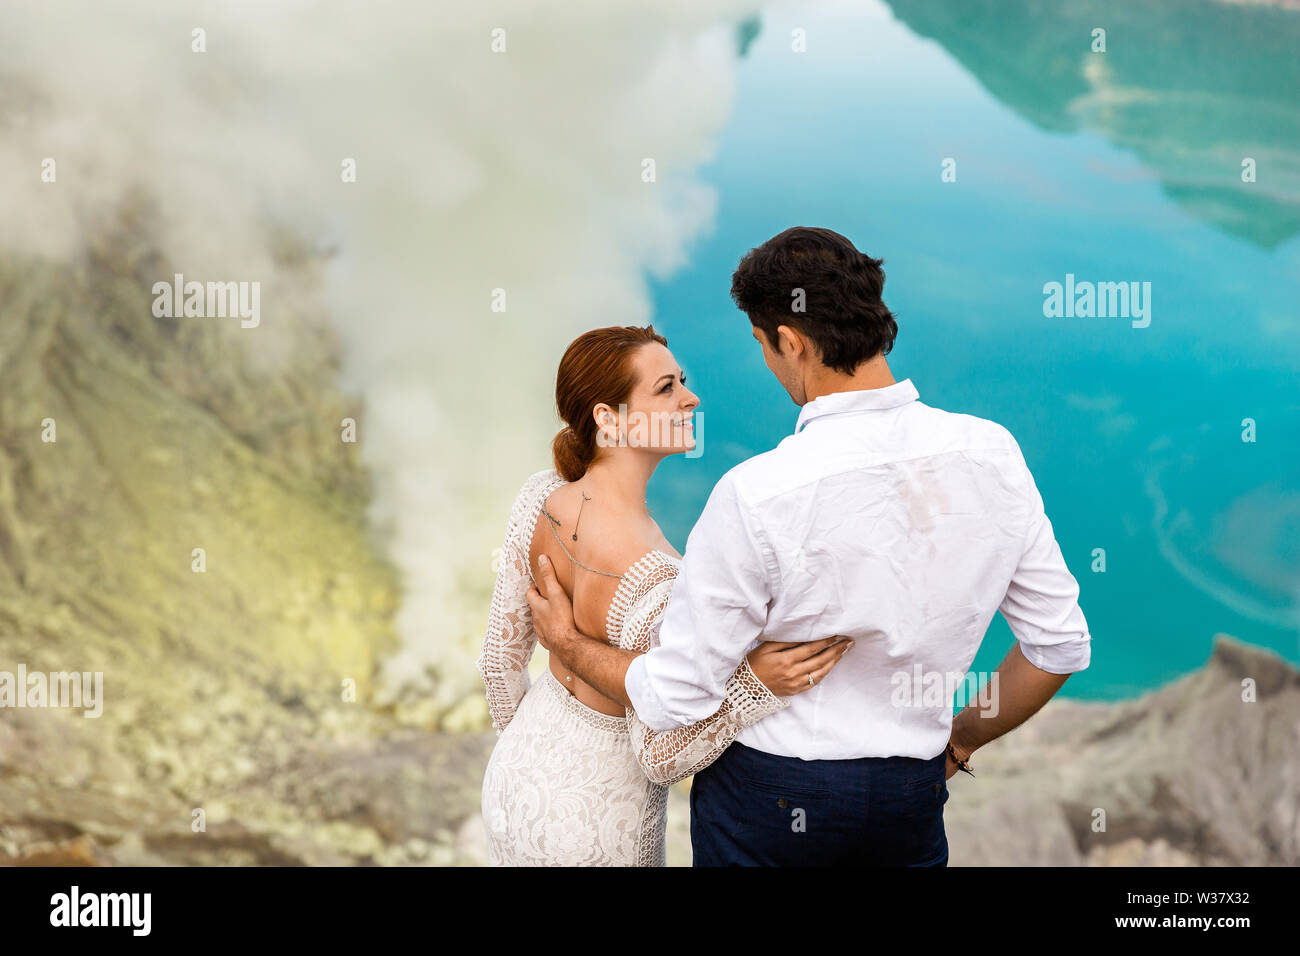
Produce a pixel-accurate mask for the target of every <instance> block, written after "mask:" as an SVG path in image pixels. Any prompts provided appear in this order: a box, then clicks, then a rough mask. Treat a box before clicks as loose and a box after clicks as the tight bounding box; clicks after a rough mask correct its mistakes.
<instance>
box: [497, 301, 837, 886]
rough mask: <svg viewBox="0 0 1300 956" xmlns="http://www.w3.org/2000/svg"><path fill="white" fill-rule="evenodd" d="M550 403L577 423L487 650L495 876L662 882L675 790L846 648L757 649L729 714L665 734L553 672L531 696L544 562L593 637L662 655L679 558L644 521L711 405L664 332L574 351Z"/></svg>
mask: <svg viewBox="0 0 1300 956" xmlns="http://www.w3.org/2000/svg"><path fill="white" fill-rule="evenodd" d="M555 400H556V405H557V406H558V408H559V411H560V415H561V416H562V417H563V419H564V420H565V421H566V422H567V423H568V424H567V427H565V428H564V429H563V430H562V431H561V432H560V433H559V434H558V435H557V436H556V437H555V442H554V445H553V453H554V458H555V470H548V471H542V472H538V473H537V474H535V475H533V476H532V477H531V478H529V479H528V481H527V482H525V484H524V487H523V489H522V490H521V491H520V492H519V495H518V497H517V498H516V499H515V503H514V507H513V508H512V509H511V512H510V521H509V524H508V526H507V528H506V537H505V543H504V545H503V546H502V549H501V563H500V569H499V571H498V574H497V580H496V587H495V589H494V591H493V594H492V609H491V614H490V618H489V623H488V628H487V632H486V634H485V635H484V639H483V650H482V653H481V654H480V656H479V658H478V661H477V662H476V663H477V667H478V671H479V674H480V675H481V676H482V678H483V682H484V684H485V685H486V688H487V699H488V706H489V710H490V712H491V715H492V724H493V727H494V728H495V729H496V731H497V734H498V739H497V742H496V746H495V748H494V749H493V751H492V756H491V758H490V759H489V761H488V765H487V770H486V773H485V775H484V778H483V820H484V823H485V825H486V829H487V834H488V844H489V851H490V859H491V862H492V864H493V865H515V866H519V865H523V866H536V865H561V866H593V865H603V866H663V865H664V863H665V843H664V832H665V827H666V822H667V817H666V810H667V792H668V785H670V784H672V783H674V782H676V781H678V780H681V779H683V778H685V777H688V776H690V775H691V774H693V773H696V772H697V771H699V770H702V769H704V768H705V767H706V766H708V765H709V764H710V763H712V762H713V761H714V760H715V759H717V757H718V756H719V755H720V754H721V753H722V752H723V750H725V749H726V748H727V746H728V744H730V743H731V741H732V739H733V738H734V737H735V736H736V734H737V733H739V731H740V730H741V729H742V728H744V727H746V726H748V725H750V724H753V723H755V722H756V721H759V720H761V719H762V718H763V717H765V716H767V715H768V714H771V713H774V712H775V711H778V710H781V709H783V708H785V707H788V706H789V703H790V702H789V700H788V698H789V697H791V696H793V695H794V694H797V693H799V692H800V691H803V690H807V689H808V688H809V687H810V686H812V685H811V684H809V682H808V675H809V673H810V672H811V673H812V675H813V677H814V679H815V680H816V681H817V682H818V683H821V679H822V678H823V677H824V676H825V675H826V674H827V673H828V672H829V671H830V669H831V668H832V667H833V666H834V665H835V664H836V663H837V662H838V661H839V658H840V656H841V655H842V654H843V652H844V650H845V649H847V644H846V643H844V642H839V643H836V638H833V637H832V638H827V639H824V640H820V641H812V642H809V643H793V644H785V643H775V642H763V643H760V644H759V645H758V646H757V647H756V648H755V649H754V650H752V651H751V652H750V653H749V655H748V656H747V657H746V659H745V660H743V661H742V662H741V664H740V667H739V668H737V670H736V672H735V674H734V675H732V677H731V680H730V681H729V682H728V684H727V697H726V699H725V700H724V701H723V703H722V705H721V706H720V707H719V708H718V711H717V712H716V713H715V714H713V716H711V717H707V718H705V719H704V720H701V721H699V722H698V723H695V724H691V725H690V726H688V727H683V728H681V729H678V730H672V731H667V732H659V731H652V730H650V729H649V728H648V727H646V726H645V725H644V724H642V723H641V722H640V721H639V720H638V719H637V716H636V713H635V711H633V710H631V709H628V708H625V707H624V706H623V705H622V704H620V703H617V702H616V701H613V700H610V699H609V698H607V697H605V696H603V695H601V694H599V693H597V692H596V690H595V689H594V688H592V687H590V686H588V685H586V684H584V683H583V682H582V680H580V679H579V678H578V677H577V676H576V675H574V674H572V673H570V672H568V671H567V670H566V669H565V668H564V667H563V665H561V664H560V662H559V661H558V659H556V658H555V657H553V656H552V657H551V659H550V661H549V666H548V667H547V669H546V670H545V671H544V672H543V673H542V675H541V677H540V678H539V679H538V681H537V682H536V683H532V682H531V679H530V677H529V673H528V664H529V661H530V660H531V659H532V655H533V651H534V649H535V648H536V646H537V635H536V634H535V633H534V631H533V627H532V620H531V611H530V610H529V607H528V603H527V600H526V598H525V595H526V593H527V591H528V587H529V585H530V583H532V581H533V569H534V568H536V567H537V560H538V558H539V557H541V556H542V555H545V556H546V558H547V559H548V560H549V561H550V562H551V563H552V566H553V567H554V568H555V570H556V574H557V576H558V577H559V579H560V581H561V584H562V585H563V586H564V589H565V591H566V592H567V593H568V595H569V598H570V600H571V601H572V603H573V612H574V617H575V620H576V623H577V625H578V627H579V629H580V630H582V631H583V632H584V633H586V634H591V635H595V636H601V635H603V636H604V638H605V639H606V640H608V641H609V642H610V643H611V644H615V645H617V646H618V647H621V648H625V649H629V650H633V651H645V650H647V649H649V647H651V646H652V644H654V643H657V635H658V630H659V620H660V617H661V616H662V614H663V611H664V608H665V607H666V606H667V604H668V599H669V597H670V595H671V592H672V587H673V580H674V578H675V577H676V576H677V572H678V568H679V565H680V560H681V558H680V555H678V554H677V552H676V551H675V550H673V547H672V545H671V544H669V542H668V541H667V539H666V538H665V537H664V536H663V533H662V532H661V531H660V530H659V526H658V525H657V524H656V523H655V521H654V519H653V518H652V517H651V516H650V513H649V511H648V510H647V509H646V503H645V493H646V484H647V483H648V482H649V480H650V476H651V474H652V473H653V472H654V470H655V468H656V467H657V466H658V464H659V462H660V461H662V460H663V459H664V458H665V457H667V456H668V455H671V454H676V453H679V452H684V451H688V450H690V449H691V448H693V447H694V446H695V437H694V429H693V421H692V419H693V413H694V409H695V407H696V406H697V405H698V404H699V399H698V398H697V397H696V396H695V395H694V394H693V393H692V392H691V391H690V390H689V389H687V387H686V376H685V375H683V374H682V372H681V370H680V368H678V366H677V364H676V362H675V361H674V360H673V356H672V353H671V352H669V351H668V349H667V340H666V339H664V338H663V336H661V335H658V334H657V333H656V332H655V330H654V327H653V326H647V327H646V328H635V327H626V328H625V327H617V326H616V327H611V328H604V329H594V330H592V331H590V332H586V333H584V334H583V335H580V336H579V337H578V338H577V339H575V340H574V341H573V343H572V344H571V345H570V346H569V348H568V349H567V350H566V351H565V353H564V357H563V358H562V359H561V361H560V368H559V372H558V374H557V375H556V382H555Z"/></svg>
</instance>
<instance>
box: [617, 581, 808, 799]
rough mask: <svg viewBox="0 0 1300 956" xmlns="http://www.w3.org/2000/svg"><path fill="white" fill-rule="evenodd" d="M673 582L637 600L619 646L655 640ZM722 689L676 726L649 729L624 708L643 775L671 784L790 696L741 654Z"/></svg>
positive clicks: (640, 646)
mask: <svg viewBox="0 0 1300 956" xmlns="http://www.w3.org/2000/svg"><path fill="white" fill-rule="evenodd" d="M672 586H673V580H672V579H669V580H667V581H661V582H660V583H658V584H656V585H654V586H653V587H652V588H651V589H650V590H649V591H647V592H646V594H645V595H644V596H643V597H642V598H641V599H640V600H639V601H637V603H636V604H635V605H634V606H633V608H632V609H631V610H630V612H629V613H628V615H627V617H626V620H625V621H624V624H623V629H622V633H621V635H620V637H619V646H620V647H622V648H625V649H627V650H633V651H646V650H649V649H650V648H651V647H654V646H655V645H657V644H658V643H659V622H660V620H661V619H662V617H663V613H664V609H665V608H666V607H667V606H668V599H669V597H670V596H671V595H672ZM726 689H727V696H726V697H725V698H724V699H723V701H722V705H721V706H720V707H719V708H718V710H717V712H715V713H714V714H713V715H712V716H710V717H705V718H704V719H703V720H699V721H696V722H695V723H693V724H690V725H688V726H686V727H679V728H677V729H675V730H663V731H660V730H651V729H650V728H649V727H647V726H646V725H645V724H643V723H642V722H641V720H640V719H639V718H638V717H637V716H636V711H634V710H632V709H631V708H628V711H627V721H628V730H629V731H631V737H632V749H633V750H634V751H635V752H636V758H637V761H638V762H639V763H640V764H641V769H642V770H644V771H645V774H646V776H647V777H649V778H650V779H651V780H653V781H654V782H655V783H660V784H672V783H676V782H677V781H678V780H683V779H685V778H686V777H689V776H690V775H691V774H693V773H698V772H699V771H701V770H703V769H704V768H705V767H707V766H708V765H709V764H711V763H713V761H715V760H717V759H718V757H719V756H721V755H722V752H723V751H724V750H726V749H727V747H728V746H730V744H731V741H732V740H734V739H735V737H736V734H738V733H740V731H741V730H743V729H744V728H745V727H748V726H749V725H750V724H753V723H757V722H758V721H760V720H762V719H763V718H764V717H766V716H767V715H768V714H773V713H776V712H777V711H778V710H784V709H785V708H786V707H789V706H790V701H789V699H787V698H785V697H777V696H776V695H775V694H773V693H772V692H771V691H770V690H768V689H767V687H766V685H764V684H763V682H762V681H760V680H759V679H758V678H757V677H756V676H755V675H754V672H753V670H751V669H750V666H749V661H748V660H746V659H742V660H741V662H740V666H739V667H737V668H736V672H735V673H734V674H732V675H731V678H730V679H729V680H728V681H727V688H726Z"/></svg>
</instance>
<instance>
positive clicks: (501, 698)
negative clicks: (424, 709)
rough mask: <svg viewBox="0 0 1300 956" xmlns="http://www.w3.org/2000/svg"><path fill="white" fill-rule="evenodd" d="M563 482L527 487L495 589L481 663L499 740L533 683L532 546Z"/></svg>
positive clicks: (545, 476) (536, 478) (544, 477)
mask: <svg viewBox="0 0 1300 956" xmlns="http://www.w3.org/2000/svg"><path fill="white" fill-rule="evenodd" d="M556 483H557V482H556V481H555V480H554V472H538V473H537V474H536V475H533V476H532V477H531V478H529V479H528V481H527V483H525V485H524V487H523V490H521V491H520V492H519V496H518V498H516V499H515V504H514V507H513V508H511V510H510V523H509V525H507V527H506V537H505V542H504V544H502V546H501V555H500V559H499V564H498V565H497V579H496V585H495V586H494V587H493V589H492V609H491V611H490V612H489V615H488V626H487V631H486V632H485V633H484V635H483V650H482V652H481V653H480V654H479V657H478V660H477V661H475V667H476V668H477V669H478V672H479V676H480V677H482V678H483V684H484V686H485V687H486V689H487V701H488V711H489V712H490V713H491V715H492V727H493V729H495V730H496V732H497V734H498V735H499V734H500V733H501V732H502V731H504V730H505V729H506V727H507V726H508V725H509V724H510V720H511V718H513V717H514V715H515V711H516V710H517V709H518V707H519V702H520V701H522V700H523V699H524V694H526V693H528V688H529V687H530V686H531V684H532V678H531V677H530V676H529V674H528V663H529V661H531V660H532V657H533V651H534V650H536V648H537V632H536V631H534V630H533V612H532V609H531V608H529V607H528V598H527V594H528V586H529V584H530V583H531V581H532V577H531V576H530V574H529V573H528V546H529V542H530V538H531V537H532V530H533V525H534V524H536V522H537V515H538V513H539V511H540V510H541V505H542V502H543V501H545V499H546V496H547V495H548V494H549V493H550V491H551V490H552V489H553V487H554V485H555V484H556Z"/></svg>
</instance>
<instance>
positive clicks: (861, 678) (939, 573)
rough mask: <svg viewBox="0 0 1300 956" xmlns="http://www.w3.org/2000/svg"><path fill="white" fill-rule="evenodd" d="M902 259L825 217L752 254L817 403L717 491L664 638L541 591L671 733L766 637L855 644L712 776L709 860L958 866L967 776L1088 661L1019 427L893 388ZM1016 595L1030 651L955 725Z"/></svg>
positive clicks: (799, 388)
mask: <svg viewBox="0 0 1300 956" xmlns="http://www.w3.org/2000/svg"><path fill="white" fill-rule="evenodd" d="M880 265H881V260H879V259H873V258H871V257H870V256H867V255H864V254H863V253H861V252H859V251H858V250H857V249H856V248H854V246H853V244H852V243H851V242H849V240H848V239H846V238H844V237H843V236H841V235H839V234H837V233H834V232H831V231H830V230H828V229H813V228H806V227H797V228H794V229H787V230H786V231H785V232H783V233H781V234H780V235H778V236H775V237H774V238H772V239H769V240H768V241H767V242H765V243H763V245H761V246H759V247H757V248H756V249H752V250H751V251H750V252H749V253H748V254H747V255H746V256H745V257H744V258H743V259H742V260H741V262H740V265H739V267H738V268H737V269H736V272H735V275H734V276H733V278H732V284H731V294H732V297H733V298H734V299H735V301H736V304H737V305H738V306H739V307H740V308H741V309H742V310H743V311H744V312H745V313H746V314H747V315H748V316H749V320H750V323H751V324H752V326H753V335H754V338H755V339H756V340H757V342H758V344H759V346H760V347H761V348H762V350H763V358H764V360H765V361H766V362H767V367H768V368H769V369H770V370H771V371H772V374H773V375H775V376H776V377H777V380H778V381H780V383H781V385H782V386H783V387H784V388H785V390H786V391H787V392H788V393H789V394H790V398H791V399H793V400H794V403H795V404H796V405H799V406H801V408H802V410H801V411H800V413H799V419H798V423H797V424H796V426H795V431H794V434H793V435H790V436H789V437H787V438H785V439H784V440H783V441H782V442H781V443H780V444H779V445H778V446H777V447H776V448H774V449H772V450H771V451H768V452H765V453H763V454H761V455H757V456H755V457H753V458H751V459H749V460H748V461H744V462H741V463H740V464H739V465H737V466H736V467H734V468H732V469H731V471H729V472H727V474H725V475H724V476H723V477H722V479H721V480H720V481H719V482H718V484H717V485H716V486H715V487H714V489H713V492H712V494H711V495H710V496H709V500H708V503H707V504H706V505H705V507H704V511H703V513H702V514H701V515H700V519H699V522H698V523H697V524H696V525H695V527H694V529H693V530H692V531H691V534H690V537H689V538H688V540H687V544H686V551H685V554H684V555H683V560H682V566H681V572H680V575H679V577H678V578H677V583H676V585H675V588H674V591H673V595H672V599H671V601H670V603H669V605H668V608H667V609H666V611H665V612H664V615H663V619H662V624H661V626H660V631H659V643H658V645H657V646H652V647H651V649H650V650H649V651H648V652H646V653H644V654H638V653H635V652H632V651H626V650H622V649H620V648H617V647H613V646H611V645H610V644H608V643H606V642H604V641H600V640H597V639H593V638H590V637H587V636H586V635H583V634H581V633H579V632H578V631H577V629H576V627H575V626H574V623H573V614H572V610H571V608H570V605H569V602H568V599H567V598H566V596H565V594H564V591H563V590H562V589H561V588H560V587H559V585H558V584H557V583H556V581H555V577H554V574H553V571H552V569H551V568H549V566H546V567H543V568H542V569H541V575H540V578H539V581H540V584H541V587H542V592H541V593H539V592H538V591H537V590H535V589H532V590H530V591H529V594H528V600H529V604H530V605H531V606H532V610H533V622H534V625H535V627H536V629H537V632H538V634H539V638H540V640H541V643H542V644H543V646H544V647H546V648H548V649H549V650H550V651H551V652H552V653H554V654H556V655H558V656H559V658H560V660H561V661H562V662H563V663H564V665H565V666H566V667H568V668H569V669H570V670H572V671H573V672H574V673H576V674H577V675H578V676H579V677H581V678H582V679H583V680H585V681H586V682H587V683H588V684H591V685H592V686H593V687H595V688H596V689H597V690H599V691H600V692H601V693H602V694H605V695H606V696H608V697H610V698H612V699H614V700H618V701H622V702H623V703H624V704H626V705H627V706H630V707H633V708H635V709H636V712H637V714H638V715H639V716H640V718H641V719H642V720H643V721H644V722H645V724H646V725H647V726H649V727H651V728H652V729H654V730H671V729H673V728H675V727H682V726H685V725H687V724H690V723H693V722H695V721H698V720H701V719H702V718H704V717H708V716H709V715H711V714H713V713H714V712H715V711H716V710H717V709H718V707H719V706H720V705H721V703H722V701H723V698H724V696H725V687H726V683H727V679H728V678H729V677H730V676H731V674H732V673H733V672H734V671H735V670H736V667H737V666H738V665H739V664H740V661H741V659H742V658H743V657H744V656H745V655H746V653H747V652H748V651H749V650H750V649H751V648H752V647H754V646H755V644H756V643H757V642H758V641H760V640H772V641H810V640H816V639H818V638H822V637H829V636H831V635H837V634H839V635H845V636H848V637H851V638H854V639H855V640H856V645H855V648H854V651H853V653H852V654H846V655H845V656H844V657H843V659H842V660H841V661H840V662H839V664H837V665H836V666H835V667H834V668H833V669H832V670H831V672H830V673H829V674H827V675H826V677H825V679H824V681H823V682H822V683H821V684H820V685H819V686H817V687H815V688H814V689H812V690H809V691H807V692H805V693H803V694H799V695H796V696H795V697H793V698H790V706H789V707H788V708H786V709H785V710H782V711H779V712H777V713H775V714H772V715H770V716H768V717H766V718H764V719H763V720H761V721H759V722H758V723H756V724H753V725H751V726H749V727H746V728H745V729H744V730H743V731H742V732H741V733H740V734H739V736H737V738H736V740H735V742H733V743H732V745H731V746H730V747H729V748H728V749H727V750H726V751H724V752H723V754H722V756H721V757H719V758H718V759H717V760H716V761H715V762H714V763H713V764H712V765H711V766H709V767H707V768H706V769H705V770H703V771H701V772H700V773H698V774H696V775H695V777H694V781H693V783H692V786H691V842H692V845H693V848H694V863H695V865H696V866H717V865H728V864H730V865H775V866H788V865H796V866H798V865H803V866H808V865H828V864H859V865H862V864H865V865H884V866H897V865H906V866H944V865H946V864H947V861H948V841H947V837H946V835H945V833H944V826H943V804H944V802H945V801H946V800H947V798H948V788H947V780H948V778H949V777H951V776H952V775H953V774H954V773H955V772H956V771H957V770H958V769H959V768H960V769H963V770H968V771H969V769H970V764H969V759H968V758H969V757H970V755H971V754H972V753H974V752H975V751H976V750H977V749H978V748H979V747H981V746H982V745H983V744H986V743H988V742H989V741H990V740H993V739H995V738H997V737H1000V736H1001V735H1002V734H1005V733H1007V732H1008V731H1010V730H1011V729H1013V728H1014V727H1016V726H1018V725H1019V724H1021V723H1022V722H1023V721H1025V720H1026V719H1028V718H1029V717H1030V716H1031V715H1032V714H1033V713H1034V712H1035V711H1037V710H1038V709H1039V708H1040V707H1041V706H1042V705H1043V704H1044V703H1046V702H1047V700H1048V699H1049V698H1051V696H1052V695H1053V694H1054V693H1056V691H1057V690H1058V689H1059V688H1060V686H1061V685H1062V684H1063V683H1065V680H1066V679H1067V677H1068V676H1069V675H1070V674H1071V673H1073V672H1075V671H1080V670H1083V669H1084V668H1086V667H1087V666H1088V662H1089V657H1090V646H1091V645H1090V637H1089V633H1088V624H1087V621H1085V620H1084V616H1083V612H1082V611H1081V610H1080V608H1079V605H1078V596H1079V587H1078V584H1077V583H1076V582H1075V579H1074V578H1073V577H1072V576H1071V574H1070V572H1069V570H1068V569H1067V568H1066V566H1065V561H1064V560H1063V559H1062V557H1061V550H1060V548H1059V547H1058V546H1057V543H1056V539H1055V537H1054V536H1053V534H1052V526H1051V523H1050V522H1049V521H1048V519H1047V515H1046V514H1045V513H1044V510H1043V502H1042V499H1041V497H1040V496H1039V494H1038V490H1037V488H1036V486H1035V484H1034V480H1033V477H1032V476H1031V475H1030V473H1029V469H1028V468H1027V467H1026V465H1025V461H1024V458H1023V457H1022V455H1021V452H1020V447H1019V446H1018V445H1017V444H1016V441H1015V439H1014V438H1012V437H1011V434H1010V433H1009V432H1008V431H1007V430H1006V429H1005V428H1003V427H1002V426H1001V425H997V424H995V423H994V422H991V421H986V420H984V419H980V418H974V417H972V416H970V415H960V414H952V413H950V412H945V411H941V410H939V409H937V408H933V407H931V406H929V405H925V404H923V403H922V402H921V401H919V399H918V394H917V390H916V388H915V387H914V386H913V385H912V382H911V381H910V380H908V379H905V380H903V381H901V382H897V381H895V380H894V376H893V375H892V374H891V372H890V369H889V365H888V364H887V363H886V361H885V356H886V355H887V354H888V353H889V351H890V349H891V348H892V347H893V343H894V336H895V335H896V334H897V331H898V327H897V325H896V324H895V322H894V317H893V316H892V315H891V314H890V311H889V309H887V308H886V307H885V304H884V302H883V301H882V300H881V291H882V288H883V286H884V280H885V276H884V273H883V272H882V271H881V269H880ZM997 611H1001V613H1002V615H1003V617H1004V618H1006V621H1007V623H1008V624H1009V625H1010V627H1011V631H1012V633H1013V634H1014V635H1015V637H1016V639H1017V643H1016V644H1015V645H1013V646H1012V648H1011V651H1010V653H1008V654H1007V656H1006V658H1005V659H1004V660H1003V661H1002V664H1001V665H1000V666H999V668H998V670H997V672H996V673H995V674H994V675H992V676H991V677H990V679H989V681H988V684H987V687H986V690H985V691H984V692H982V693H981V695H980V697H979V698H978V699H977V700H975V701H973V702H972V703H971V704H970V705H969V706H967V707H966V708H965V709H964V710H963V711H962V712H961V713H960V714H959V715H957V717H955V718H954V717H953V716H952V709H953V700H954V692H955V689H956V688H955V684H957V683H959V682H961V681H962V680H963V678H964V676H965V675H966V673H967V670H968V668H969V667H970V664H971V661H972V660H973V658H974V657H975V652H976V651H977V650H978V649H979V646H980V642H981V641H982V640H983V637H984V632H985V630H986V628H987V627H988V625H989V622H990V620H991V619H992V617H993V614H994V613H995V612H997ZM990 691H991V692H992V693H989V692H990Z"/></svg>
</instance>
